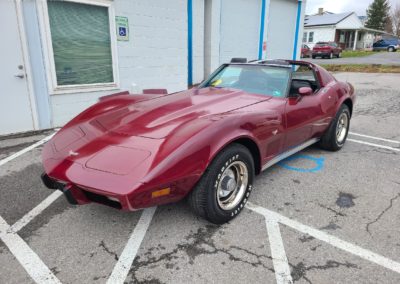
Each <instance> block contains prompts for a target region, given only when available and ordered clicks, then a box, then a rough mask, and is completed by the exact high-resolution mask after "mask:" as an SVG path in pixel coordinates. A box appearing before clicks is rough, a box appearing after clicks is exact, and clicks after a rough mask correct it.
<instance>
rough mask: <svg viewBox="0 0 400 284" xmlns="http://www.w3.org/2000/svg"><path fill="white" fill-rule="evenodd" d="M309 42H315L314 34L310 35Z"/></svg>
mask: <svg viewBox="0 0 400 284" xmlns="http://www.w3.org/2000/svg"><path fill="white" fill-rule="evenodd" d="M308 42H314V32H310V33H309V35H308Z"/></svg>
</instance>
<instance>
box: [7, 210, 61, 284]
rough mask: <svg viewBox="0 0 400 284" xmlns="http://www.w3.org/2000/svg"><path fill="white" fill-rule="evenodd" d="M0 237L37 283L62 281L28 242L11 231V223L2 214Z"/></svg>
mask: <svg viewBox="0 0 400 284" xmlns="http://www.w3.org/2000/svg"><path fill="white" fill-rule="evenodd" d="M0 239H1V240H2V241H3V242H4V244H5V245H6V246H7V247H8V249H9V250H10V252H11V253H12V254H13V255H14V256H15V258H16V259H17V260H18V261H19V263H21V265H22V267H23V268H24V269H25V270H26V272H27V273H28V274H29V275H30V276H31V277H32V279H33V280H34V281H35V282H36V283H52V284H53V283H61V282H60V280H58V279H57V277H56V276H55V275H54V274H53V273H52V272H51V270H50V269H49V268H48V267H47V266H46V265H45V264H44V263H43V261H42V260H41V259H40V258H39V256H38V255H37V254H36V253H35V252H34V251H33V250H32V249H31V248H30V247H29V246H28V244H27V243H26V242H25V241H24V240H23V239H22V238H21V237H20V236H18V235H17V234H16V233H14V232H12V231H10V225H8V224H7V222H6V221H5V220H4V219H3V218H2V217H1V216H0ZM10 280H11V279H10Z"/></svg>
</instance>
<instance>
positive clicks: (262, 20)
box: [258, 0, 266, 60]
mask: <svg viewBox="0 0 400 284" xmlns="http://www.w3.org/2000/svg"><path fill="white" fill-rule="evenodd" d="M265 1H266V0H261V20H260V40H259V43H258V60H261V59H262V53H263V43H264V27H265Z"/></svg>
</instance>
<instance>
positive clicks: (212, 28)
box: [204, 0, 221, 77]
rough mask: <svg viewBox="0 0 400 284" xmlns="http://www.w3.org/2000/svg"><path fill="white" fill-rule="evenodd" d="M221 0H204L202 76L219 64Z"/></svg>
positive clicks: (208, 73) (205, 75)
mask: <svg viewBox="0 0 400 284" xmlns="http://www.w3.org/2000/svg"><path fill="white" fill-rule="evenodd" d="M220 28H221V0H204V77H207V76H208V75H210V74H211V73H212V72H213V71H214V70H215V69H217V68H218V66H219V50H220V45H219V43H220Z"/></svg>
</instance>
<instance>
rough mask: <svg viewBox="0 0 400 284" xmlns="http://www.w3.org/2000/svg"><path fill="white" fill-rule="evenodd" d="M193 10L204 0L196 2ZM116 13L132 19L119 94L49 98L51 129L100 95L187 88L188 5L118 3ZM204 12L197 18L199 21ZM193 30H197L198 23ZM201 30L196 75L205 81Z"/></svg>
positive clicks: (177, 1) (180, 1)
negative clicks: (135, 86) (125, 91)
mask: <svg viewBox="0 0 400 284" xmlns="http://www.w3.org/2000/svg"><path fill="white" fill-rule="evenodd" d="M194 2H195V6H194V11H196V10H197V9H198V6H199V3H198V2H200V1H197V0H196V1H194ZM114 3H115V15H116V16H125V17H128V20H129V41H126V42H124V41H118V43H117V45H118V62H119V64H118V65H119V77H120V78H119V79H120V88H119V89H116V90H115V91H105V92H104V91H103V92H90V93H70V94H55V95H51V98H50V102H51V103H50V104H51V107H52V113H53V116H54V118H53V126H61V125H63V124H65V123H66V122H67V121H69V120H70V119H71V118H72V117H74V116H75V115H76V114H78V113H80V112H81V111H82V110H84V109H85V108H87V107H89V106H90V105H92V104H94V103H95V102H96V101H97V100H98V98H99V97H100V96H102V95H106V94H110V93H113V92H118V91H120V90H131V89H132V83H134V84H136V85H137V86H138V88H137V89H139V90H141V89H147V88H167V89H168V92H176V91H180V90H184V89H186V88H187V70H188V67H187V56H188V48H187V1H186V0H169V1H159V0H147V1H142V0H115V2H114ZM199 19H201V13H199V14H195V20H199ZM194 26H196V25H195V24H194ZM200 30H201V28H196V29H195V37H194V39H195V42H194V43H195V44H194V55H195V56H194V63H196V64H194V66H196V70H195V72H194V74H195V76H196V77H195V78H197V79H199V78H201V72H199V68H202V67H201V64H199V61H201V60H199V56H201V53H202V51H201V44H199V37H200V36H201V31H200Z"/></svg>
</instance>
